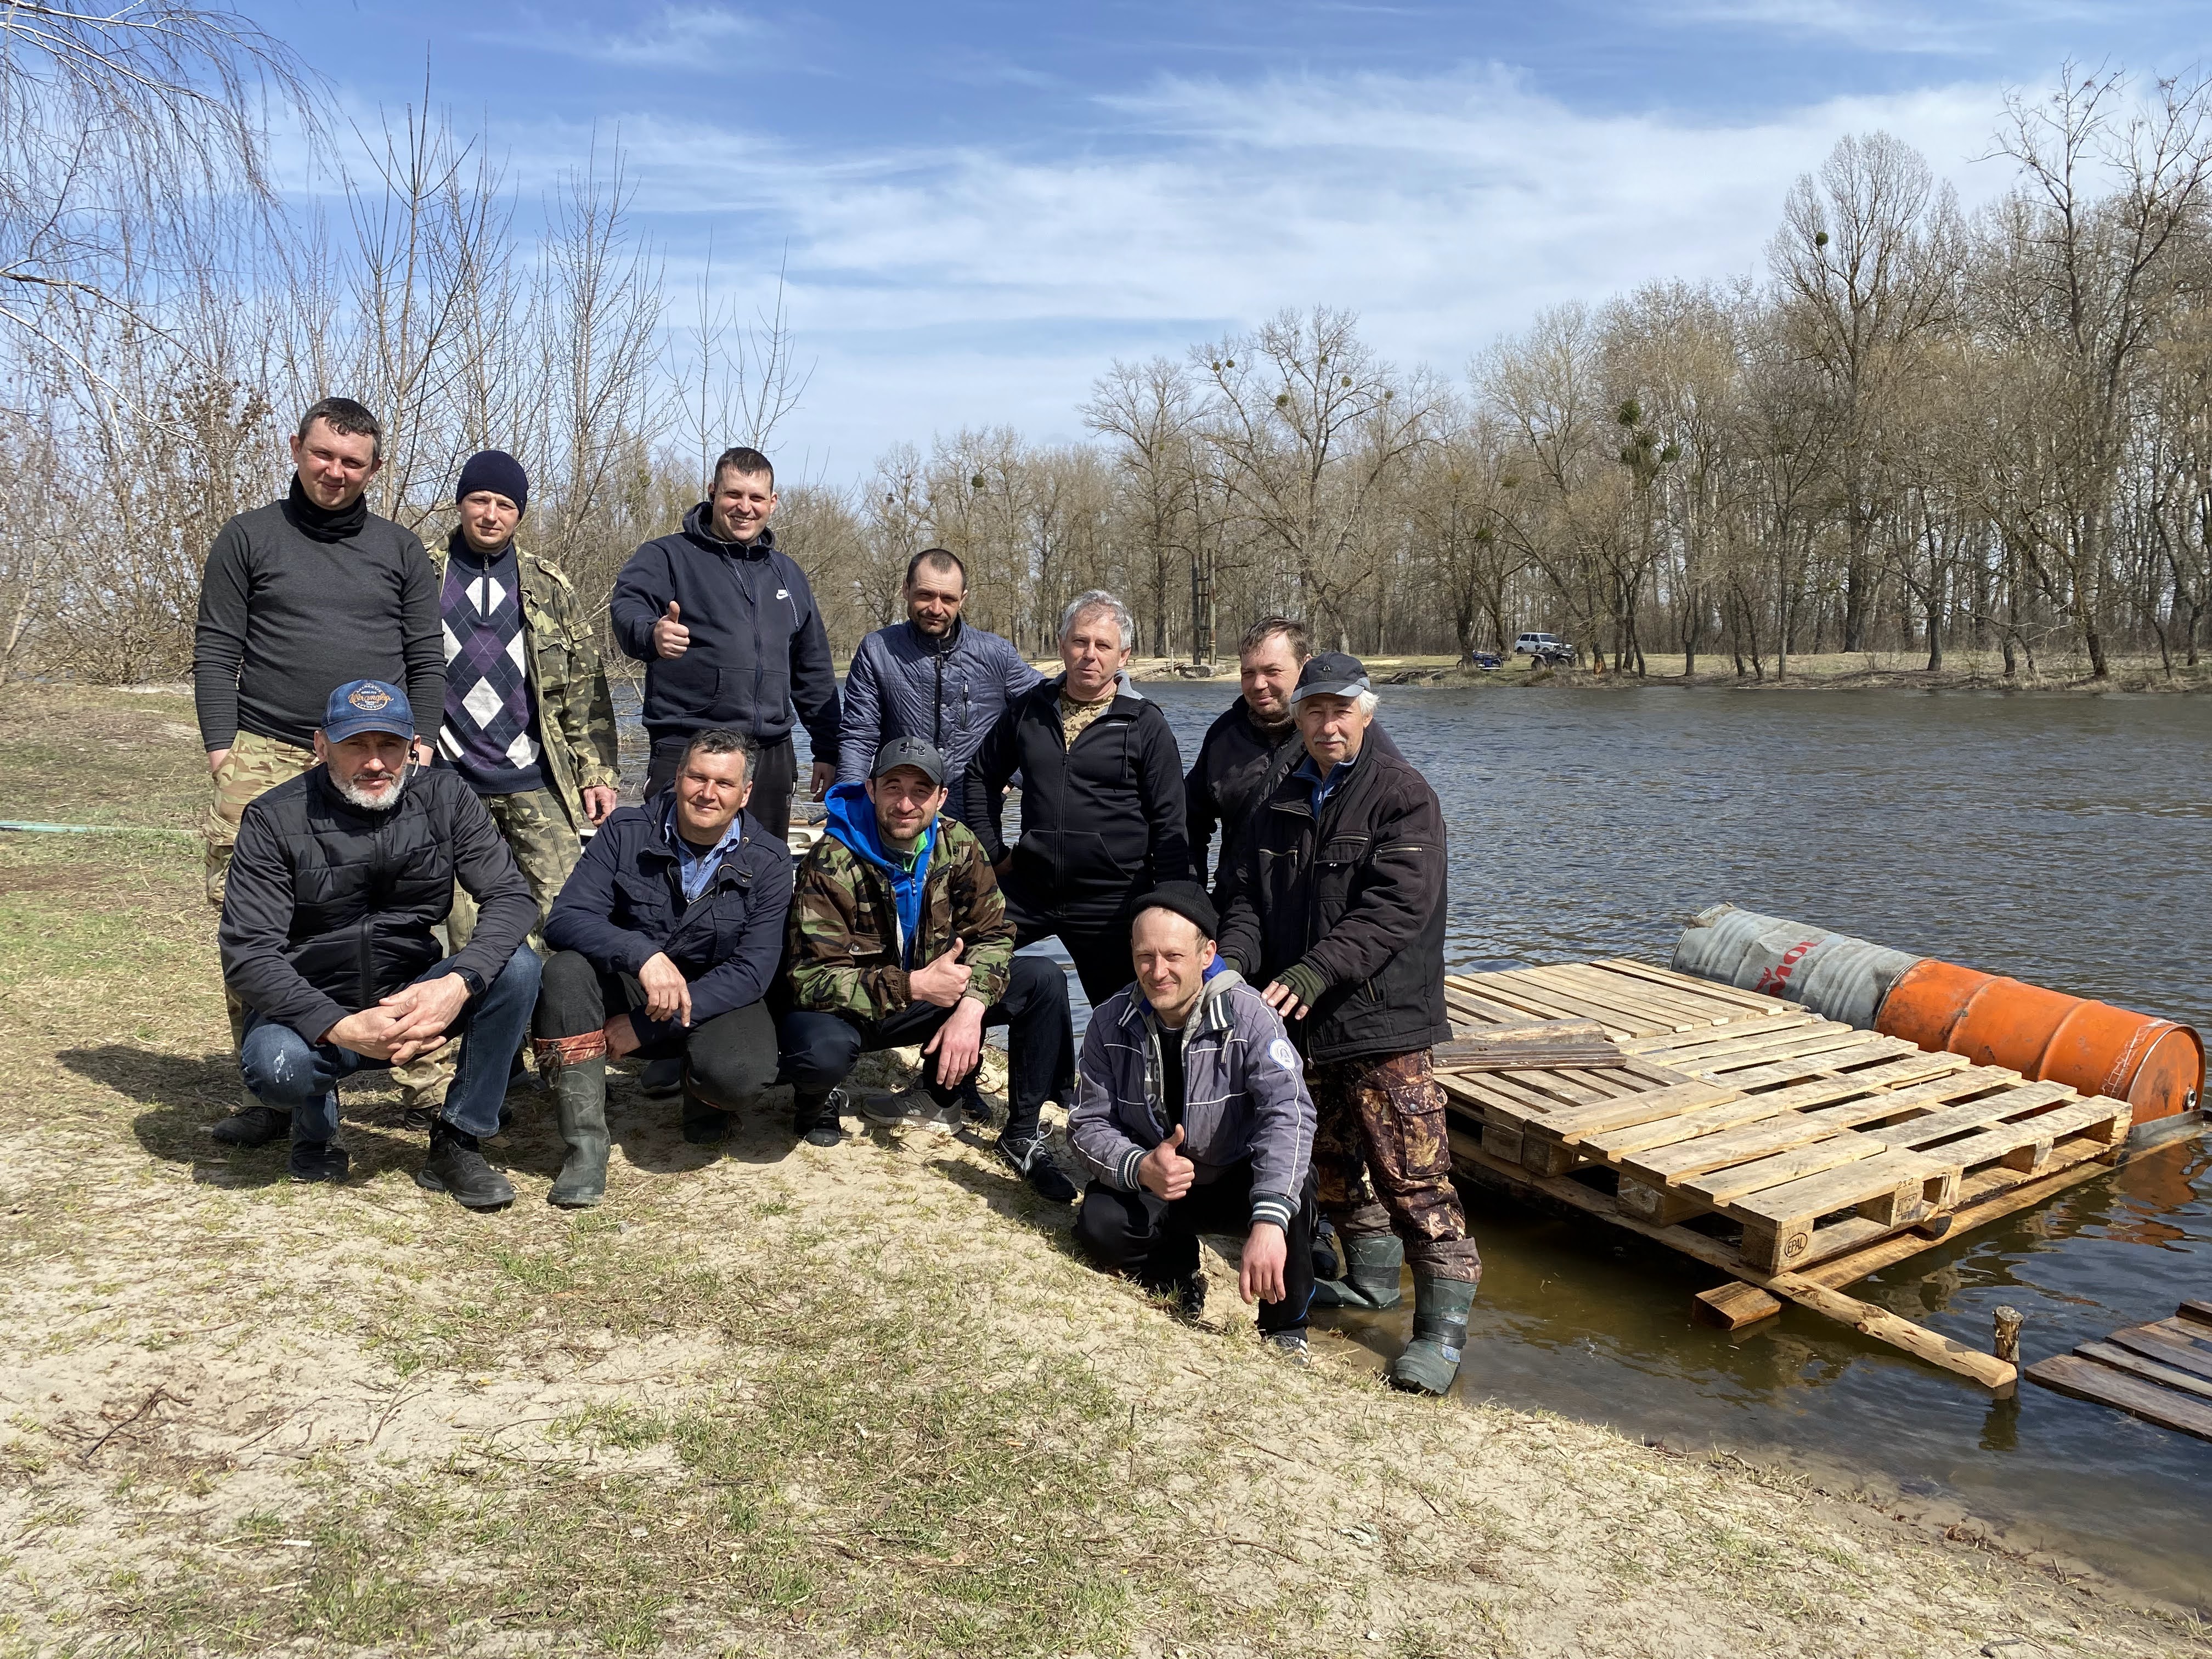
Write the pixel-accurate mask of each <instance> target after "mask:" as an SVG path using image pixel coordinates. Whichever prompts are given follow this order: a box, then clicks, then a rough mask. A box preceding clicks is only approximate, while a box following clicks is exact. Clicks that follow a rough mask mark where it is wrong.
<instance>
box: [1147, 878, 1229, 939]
mask: <svg viewBox="0 0 2212 1659" xmlns="http://www.w3.org/2000/svg"><path fill="white" fill-rule="evenodd" d="M1147 910H1172V911H1174V912H1175V913H1176V915H1179V916H1181V917H1182V918H1184V919H1185V920H1186V921H1189V922H1191V923H1193V924H1194V925H1195V926H1196V927H1197V928H1198V931H1199V933H1200V934H1201V935H1202V936H1204V937H1205V938H1206V939H1212V938H1213V937H1215V935H1216V934H1218V933H1219V932H1220V931H1221V918H1220V916H1219V915H1218V914H1217V913H1216V912H1215V910H1214V908H1213V901H1212V899H1210V898H1208V897H1206V889H1204V888H1203V887H1200V885H1199V884H1197V883H1196V882H1194V881H1164V882H1162V883H1161V884H1159V885H1158V886H1157V887H1155V888H1153V889H1152V891H1151V892H1149V893H1147V894H1146V895H1145V896H1144V897H1142V898H1140V899H1139V900H1138V901H1137V908H1136V909H1135V910H1134V911H1133V912H1132V913H1131V914H1132V915H1143V914H1144V913H1145V912H1146V911H1147Z"/></svg>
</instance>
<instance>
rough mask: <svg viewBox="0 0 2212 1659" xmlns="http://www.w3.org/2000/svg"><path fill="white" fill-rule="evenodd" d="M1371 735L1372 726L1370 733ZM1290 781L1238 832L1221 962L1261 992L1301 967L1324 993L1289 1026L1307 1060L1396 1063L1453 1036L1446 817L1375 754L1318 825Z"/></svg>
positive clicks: (1305, 795)
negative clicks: (1240, 842)
mask: <svg viewBox="0 0 2212 1659" xmlns="http://www.w3.org/2000/svg"><path fill="white" fill-rule="evenodd" d="M1369 730H1370V734H1371V733H1372V732H1373V728H1372V727H1370V728H1369ZM1310 799H1311V798H1310V789H1309V786H1308V783H1307V781H1306V780H1305V779H1303V778H1300V777H1297V776H1296V775H1285V777H1284V778H1283V780H1282V781H1280V782H1279V783H1278V784H1277V785H1276V786H1275V787H1274V788H1273V789H1272V790H1270V791H1269V792H1268V794H1267V799H1266V800H1264V801H1263V802H1261V805H1260V807H1259V810H1258V811H1255V813H1254V814H1253V815H1252V817H1251V820H1250V822H1249V823H1248V824H1247V825H1246V827H1245V842H1244V850H1243V855H1242V856H1241V857H1240V858H1239V859H1238V860H1237V870H1236V873H1235V875H1234V877H1233V878H1232V881H1231V889H1230V895H1229V904H1228V908H1227V909H1226V911H1225V914H1224V915H1223V917H1222V921H1221V937H1220V939H1219V940H1218V944H1219V946H1220V950H1221V954H1222V955H1223V956H1225V957H1228V958H1229V960H1230V961H1231V963H1233V964H1234V965H1235V966H1236V967H1237V968H1238V969H1240V970H1241V971H1242V972H1243V975H1244V977H1245V978H1247V979H1249V980H1250V981H1252V982H1253V983H1254V984H1255V985H1265V984H1266V983H1267V981H1269V980H1271V979H1273V978H1274V977H1275V975H1278V974H1279V973H1281V972H1282V971H1283V970H1284V969H1286V968H1289V967H1291V966H1293V965H1295V964H1297V963H1304V964H1306V965H1307V966H1308V967H1310V968H1311V969H1314V971H1315V972H1316V973H1318V974H1319V975H1321V978H1322V984H1323V986H1324V987H1326V988H1324V989H1323V990H1322V994H1321V995H1320V997H1319V998H1318V999H1317V1000H1316V1001H1315V1003H1314V1005H1313V1012H1311V1013H1310V1014H1309V1015H1307V1016H1306V1018H1304V1020H1295V1021H1292V1022H1291V1032H1292V1034H1293V1035H1294V1036H1297V1038H1298V1039H1299V1042H1300V1046H1301V1047H1303V1048H1304V1050H1305V1052H1306V1057H1307V1058H1308V1059H1309V1060H1314V1061H1316V1062H1319V1061H1322V1060H1349V1059H1352V1058H1355V1057H1357V1056H1359V1055H1364V1054H1404V1053H1406V1052H1407V1051H1408V1050H1411V1049H1415V1048H1428V1047H1429V1046H1430V1045H1431V1044H1432V1043H1437V1042H1444V1041H1446V1040H1447V1039H1449V1037H1450V1036H1451V1023H1450V1021H1449V1018H1447V1016H1446V1014H1445V1012H1444V898H1445V894H1444V886H1445V883H1444V822H1443V807H1442V806H1440V805H1438V804H1437V793H1436V791H1435V790H1433V789H1431V788H1430V787H1429V784H1428V780H1427V779H1425V778H1424V777H1423V776H1422V775H1420V774H1419V772H1417V771H1415V770H1414V769H1413V767H1412V766H1411V765H1410V764H1409V763H1407V762H1406V761H1404V760H1401V759H1400V758H1398V757H1395V756H1394V755H1391V754H1389V753H1387V752H1385V751H1384V750H1382V749H1380V748H1379V747H1378V746H1376V745H1375V744H1371V743H1370V744H1364V745H1363V746H1362V749H1361V751H1360V756H1359V759H1358V763H1356V764H1355V765H1354V766H1353V767H1352V775H1351V776H1350V777H1349V778H1347V779H1346V780H1345V781H1344V782H1342V783H1341V784H1340V785H1339V786H1338V787H1337V788H1336V789H1335V791H1334V793H1331V794H1330V795H1329V797H1328V799H1327V800H1326V801H1324V802H1323V803H1322V813H1321V821H1320V822H1319V823H1316V822H1315V821H1314V816H1313V809H1312V806H1311V805H1310Z"/></svg>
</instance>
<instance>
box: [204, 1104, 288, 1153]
mask: <svg viewBox="0 0 2212 1659" xmlns="http://www.w3.org/2000/svg"><path fill="white" fill-rule="evenodd" d="M208 1133H210V1134H211V1135H213V1136H214V1137H215V1138H216V1139H217V1140H220V1141H221V1142H222V1144H223V1145H224V1146H267V1145H268V1144H269V1143H270V1141H272V1140H274V1139H276V1137H277V1136H279V1135H288V1134H289V1133H292V1115H291V1113H289V1112H280V1111H278V1110H277V1109H276V1108H275V1107H274V1106H247V1107H245V1108H243V1109H240V1110H239V1111H235V1112H233V1113H232V1114H231V1115H229V1116H228V1117H227V1118H225V1119H223V1121H222V1122H220V1123H210V1124H209V1125H208Z"/></svg>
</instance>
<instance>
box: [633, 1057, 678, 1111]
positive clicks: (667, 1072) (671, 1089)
mask: <svg viewBox="0 0 2212 1659" xmlns="http://www.w3.org/2000/svg"><path fill="white" fill-rule="evenodd" d="M637 1086H638V1087H639V1088H640V1089H641V1090H643V1091H645V1097H646V1098H647V1100H666V1099H668V1098H669V1097H671V1095H678V1094H681V1093H682V1092H683V1091H684V1061H683V1060H682V1059H681V1058H680V1057H679V1058H677V1059H674V1060H647V1061H646V1063H645V1070H644V1071H642V1072H641V1073H639V1074H638V1079H637Z"/></svg>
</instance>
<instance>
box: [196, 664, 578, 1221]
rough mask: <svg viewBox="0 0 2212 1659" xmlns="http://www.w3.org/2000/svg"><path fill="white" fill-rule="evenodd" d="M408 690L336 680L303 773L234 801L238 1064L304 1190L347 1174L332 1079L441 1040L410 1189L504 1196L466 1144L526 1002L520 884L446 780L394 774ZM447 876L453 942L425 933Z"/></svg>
mask: <svg viewBox="0 0 2212 1659" xmlns="http://www.w3.org/2000/svg"><path fill="white" fill-rule="evenodd" d="M313 739H314V746H315V757H316V764H315V765H314V766H313V767H311V768H310V769H307V771H305V772H303V773H301V775H299V776H298V777H295V778H293V779H290V780H289V781H286V782H284V783H280V784H278V785H277V786H276V787H275V788H273V789H270V790H268V791H266V792H265V793H263V794H261V795H259V796H258V797H257V798H256V799H253V800H252V802H250V803H249V804H248V805H247V806H246V810H245V811H244V813H243V814H242V815H241V816H240V819H239V825H238V839H237V842H236V843H235V845H234V847H233V848H232V851H231V858H230V872H229V878H228V882H227V884H226V887H225V891H224V894H223V902H222V928H221V930H220V933H219V939H220V941H221V945H222V976H223V982H224V984H225V985H227V986H228V987H229V988H230V991H231V993H232V994H234V995H235V996H236V997H237V998H238V1000H239V1001H240V1003H242V1004H243V1005H244V1006H245V1008H246V1019H245V1026H246V1034H245V1041H244V1042H243V1043H242V1044H241V1045H240V1066H241V1068H242V1071H243V1073H244V1076H245V1079H246V1087H247V1088H248V1089H249V1090H251V1091H252V1093H253V1095H254V1097H255V1098H256V1099H258V1100H259V1101H261V1102H263V1103H265V1104H266V1105H267V1106H269V1107H270V1109H272V1110H273V1111H276V1112H277V1113H280V1114H283V1115H284V1116H286V1117H288V1118H289V1121H290V1123H291V1127H292V1153H291V1170H292V1175H293V1177H294V1178H295V1180H300V1181H343V1179H344V1178H345V1173H346V1154H345V1151H344V1149H343V1147H341V1146H338V1145H337V1129H338V1097H337V1085H338V1080H339V1079H342V1078H345V1077H350V1076H351V1075H352V1074H353V1073H356V1072H358V1071H362V1070H364V1069H367V1068H370V1067H378V1066H395V1065H401V1064H404V1063H405V1062H406V1061H408V1060H413V1059H416V1058H417V1057H418V1056H420V1055H422V1054H427V1053H428V1052H429V1051H430V1050H431V1049H432V1048H436V1047H438V1046H439V1045H440V1044H441V1043H443V1042H446V1041H447V1039H448V1038H449V1037H453V1036H458V1037H459V1039H460V1046H461V1053H460V1065H459V1072H458V1074H457V1075H456V1077H455V1079H454V1081H453V1087H452V1088H451V1089H450V1090H449V1091H447V1097H446V1102H445V1105H444V1107H443V1109H441V1112H440V1113H439V1115H437V1116H436V1117H435V1119H433V1120H432V1121H431V1124H430V1152H429V1156H428V1158H426V1159H425V1160H424V1162H423V1164H422V1169H421V1170H418V1171H417V1172H416V1176H415V1179H416V1182H418V1183H419V1184H421V1185H422V1186H424V1187H428V1188H433V1189H435V1190H438V1191H442V1192H448V1193H451V1194H453V1196H454V1197H455V1198H457V1199H459V1200H460V1201H461V1202H462V1203H463V1204H465V1205H467V1206H470V1207H471V1209H490V1208H495V1207H497V1206H500V1205H503V1204H507V1203H510V1202H512V1201H513V1198H514V1188H513V1187H512V1186H511V1185H509V1184H508V1182H507V1177H506V1176H502V1175H501V1174H500V1173H499V1172H498V1171H497V1170H494V1169H493V1168H492V1167H491V1166H490V1165H489V1164H487V1163H485V1161H484V1158H483V1153H482V1152H480V1151H479V1150H478V1148H477V1142H478V1140H479V1139H481V1138H482V1137H483V1136H485V1135H489V1134H495V1133H497V1132H498V1130H499V1106H500V1101H501V1098H502V1097H504V1096H505V1095H506V1093H507V1068H508V1066H509V1065H510V1064H511V1063H512V1062H513V1059H514V1054H515V1051H516V1049H517V1048H520V1045H521V1042H522V1034H523V1031H524V1030H525V1028H526V1025H527V1024H528V1022H529V1019H530V1010H531V1006H532V1003H533V1002H534V1001H535V1000H536V999H537V995H538V958H537V957H536V956H535V955H534V954H532V952H531V951H529V950H527V949H526V948H524V946H523V939H524V936H525V935H526V934H527V933H529V932H530V929H531V926H532V923H533V922H534V921H536V920H537V915H538V907H537V905H536V904H535V903H534V902H532V899H531V896H530V884H529V883H527V882H526V881H525V880H524V879H523V878H522V872H521V871H520V870H518V869H516V868H515V866H514V859H513V854H510V853H508V851H507V843H506V842H504V841H502V840H501V839H500V834H499V830H498V829H497V827H496V826H495V825H494V824H493V823H492V820H491V814H490V813H489V812H488V811H485V810H484V805H483V802H482V801H480V800H478V799H477V797H476V794H475V793H474V792H473V791H472V790H471V789H470V788H469V787H468V785H466V784H465V783H464V782H462V781H461V780H460V778H459V776H458V775H455V774H454V773H452V772H445V771H438V770H435V769H428V768H422V767H410V764H409V754H410V750H412V749H413V747H414V745H415V740H416V731H415V718H414V713H413V710H412V709H411V708H410V707H409V705H408V700H407V694H406V693H405V692H404V691H402V690H399V688H398V686H396V685H390V684H385V683H384V682H382V681H379V680H349V681H348V682H347V683H346V684H343V685H341V686H339V687H338V688H337V690H334V691H332V692H331V694H330V697H329V700H328V702H327V704H326V706H325V710H324V713H323V717H322V719H321V720H320V721H319V723H318V729H317V730H316V731H315V732H314V733H313ZM457 881H458V882H459V884H460V885H461V886H462V888H463V889H464V890H466V891H467V893H468V894H469V896H471V898H473V899H474V900H475V901H476V902H477V929H476V935H475V937H474V938H472V939H470V941H469V943H468V945H467V946H466V948H465V949H463V950H460V951H454V952H453V953H451V954H448V953H447V951H446V949H445V947H444V946H443V945H441V944H440V943H439V942H438V939H437V936H436V934H435V933H433V932H432V931H431V930H432V929H433V928H434V927H437V926H438V924H439V923H441V922H442V921H445V920H446V917H447V913H448V912H449V911H450V910H451V909H452V908H453V884H454V883H455V882H457Z"/></svg>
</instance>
